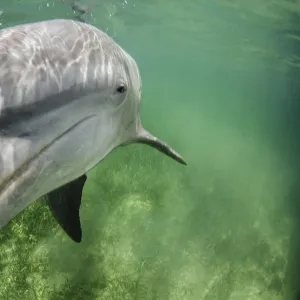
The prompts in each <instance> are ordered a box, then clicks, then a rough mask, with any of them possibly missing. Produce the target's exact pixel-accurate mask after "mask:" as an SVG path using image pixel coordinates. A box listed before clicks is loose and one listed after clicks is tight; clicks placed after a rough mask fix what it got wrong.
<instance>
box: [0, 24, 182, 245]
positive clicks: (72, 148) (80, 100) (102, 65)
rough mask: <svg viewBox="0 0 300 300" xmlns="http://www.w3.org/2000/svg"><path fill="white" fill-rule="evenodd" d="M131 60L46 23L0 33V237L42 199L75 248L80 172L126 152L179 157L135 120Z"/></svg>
mask: <svg viewBox="0 0 300 300" xmlns="http://www.w3.org/2000/svg"><path fill="white" fill-rule="evenodd" d="M141 86H142V85H141V77H140V74H139V70H138V66H137V64H136V62H135V61H134V60H133V58H132V57H131V56H130V55H129V54H127V53H126V52H125V51H124V50H123V49H122V48H121V47H120V46H119V45H118V44H117V43H115V42H114V41H113V40H112V39H111V38H110V37H109V36H108V35H107V34H105V33H104V32H102V31H101V30H99V29H97V28H95V27H93V26H91V25H88V24H85V23H81V22H77V21H72V20H63V19H61V20H60V19H59V20H49V21H43V22H36V23H30V24H24V25H18V26H13V27H9V28H6V29H3V30H0V229H1V228H3V227H4V226H5V225H6V224H8V223H9V222H10V220H11V219H13V218H14V217H15V216H16V215H17V214H18V213H20V212H21V211H22V210H24V209H25V208H26V207H27V206H29V205H30V204H31V203H33V202H34V201H36V200H37V199H39V198H41V197H42V196H46V198H47V203H48V205H49V207H50V210H51V211H52V213H53V215H54V217H55V219H56V220H57V222H58V223H59V224H60V226H61V227H62V228H63V229H64V231H65V232H66V233H67V234H68V235H69V236H70V238H71V239H73V240H74V241H76V242H80V241H81V239H82V231H81V224H80V217H79V209H80V204H81V196H82V189H83V186H84V183H85V181H86V179H87V177H86V173H87V172H88V171H89V170H90V169H92V168H93V167H95V166H96V165H97V164H98V163H99V162H100V161H101V160H103V159H104V158H105V157H106V156H107V155H108V154H109V153H110V152H111V151H112V150H113V149H115V148H116V147H118V146H124V145H127V144H130V143H143V144H147V145H150V146H152V147H153V148H156V149H157V150H159V151H161V152H162V153H164V154H166V155H168V156H169V157H171V158H173V159H174V160H176V161H177V162H179V163H181V164H186V163H185V161H184V160H183V158H182V157H181V156H180V155H179V154H178V153H176V152H175V151H174V150H173V149H172V148H170V147H169V146H168V145H167V144H165V143H164V142H162V141H161V140H159V139H158V138H156V137H154V136H153V135H151V134H150V133H149V132H148V131H146V130H145V129H144V128H143V127H142V125H141V121H140V116H139V106H140V100H141Z"/></svg>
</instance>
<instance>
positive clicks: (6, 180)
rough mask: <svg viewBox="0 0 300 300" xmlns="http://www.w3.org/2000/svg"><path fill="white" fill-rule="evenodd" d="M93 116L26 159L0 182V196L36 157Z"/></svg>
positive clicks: (73, 126) (77, 123)
mask: <svg viewBox="0 0 300 300" xmlns="http://www.w3.org/2000/svg"><path fill="white" fill-rule="evenodd" d="M93 117H95V115H94V114H93V115H89V116H87V117H85V118H83V119H81V120H80V121H78V122H76V123H75V124H73V125H72V126H71V127H69V128H68V129H66V130H65V131H63V132H62V133H61V134H60V135H58V136H57V137H56V138H55V139H53V140H52V141H51V142H50V143H48V144H47V145H45V146H43V147H42V148H41V149H40V150H39V151H37V152H36V153H35V154H34V155H33V156H32V157H30V158H29V159H27V160H26V161H25V162H24V163H23V164H22V165H21V166H20V167H19V168H18V169H17V170H15V171H14V172H13V173H12V174H11V175H8V176H7V177H5V178H4V179H3V180H2V182H0V194H1V193H2V192H4V191H5V188H6V187H8V186H9V185H10V184H11V183H12V182H13V181H14V179H16V178H17V177H20V176H22V175H23V174H24V173H25V172H26V171H27V170H28V168H29V165H30V163H32V162H34V161H35V160H36V159H37V158H38V157H40V156H41V155H42V154H43V153H44V152H45V151H46V150H48V149H49V148H50V147H51V146H53V145H54V144H55V143H56V142H58V141H59V140H60V139H61V138H62V137H64V136H65V135H66V134H68V133H69V132H71V131H73V130H74V129H75V128H77V127H78V126H80V125H81V124H82V123H84V122H85V121H87V120H89V119H92V118H93Z"/></svg>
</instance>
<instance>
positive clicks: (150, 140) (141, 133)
mask: <svg viewBox="0 0 300 300" xmlns="http://www.w3.org/2000/svg"><path fill="white" fill-rule="evenodd" d="M132 143H140V144H145V145H148V146H151V147H152V148H155V149H156V150H158V151H160V152H161V153H163V154H165V155H167V156H169V157H170V158H172V159H174V160H175V161H177V162H178V163H180V164H182V165H187V163H186V161H185V160H184V158H183V157H182V156H181V155H180V154H179V153H178V152H176V151H175V150H174V149H173V148H171V147H170V146H169V145H168V144H166V143H165V142H164V141H162V140H160V139H159V138H157V137H155V136H154V135H152V134H151V133H150V132H148V131H147V130H145V129H144V128H143V127H142V126H139V128H138V129H137V133H136V136H135V137H133V138H131V139H130V140H129V141H127V142H125V143H123V144H122V146H125V145H128V144H132Z"/></svg>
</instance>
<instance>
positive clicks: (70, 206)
mask: <svg viewBox="0 0 300 300" xmlns="http://www.w3.org/2000/svg"><path fill="white" fill-rule="evenodd" d="M86 179H87V177H86V175H85V174H84V175H82V176H80V177H79V178H77V179H75V180H74V181H71V182H69V183H67V184H66V185H64V186H62V187H60V188H58V189H56V190H54V191H52V192H50V193H48V195H47V200H46V201H47V204H48V206H49V208H50V210H51V211H52V214H53V216H54V218H55V219H56V221H57V222H58V224H59V225H60V226H61V227H62V229H63V230H64V231H65V232H66V233H67V234H68V236H69V237H70V238H71V239H72V240H73V241H75V242H77V243H80V242H81V237H82V231H81V224H80V216H79V209H80V204H81V196H82V190H83V186H84V184H85V181H86Z"/></svg>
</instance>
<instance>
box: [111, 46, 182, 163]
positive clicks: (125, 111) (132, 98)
mask: <svg viewBox="0 0 300 300" xmlns="http://www.w3.org/2000/svg"><path fill="white" fill-rule="evenodd" d="M118 60H119V63H118V65H119V68H118V69H119V71H118V72H116V74H118V78H115V80H114V82H115V89H114V94H113V97H112V100H113V102H115V103H117V104H118V105H119V106H118V108H117V109H116V110H115V116H116V119H118V120H115V121H114V124H116V125H117V126H118V133H117V144H118V146H125V145H128V144H132V143H141V144H146V145H149V146H151V147H153V148H155V149H157V150H159V151H160V152H162V153H164V154H165V155H167V156H169V157H171V158H173V159H174V160H176V161H177V162H179V163H181V164H184V165H186V162H185V160H184V159H183V158H182V156H181V155H180V154H179V153H177V152H176V151H175V150H174V149H172V148H171V147H170V146H169V145H167V144H166V143H165V142H163V141H162V140H160V139H159V138H157V137H155V136H154V135H152V134H151V133H150V132H149V131H147V130H146V129H144V128H143V126H142V123H141V120H140V102H141V94H142V81H141V76H140V72H139V69H138V66H137V63H136V62H135V60H134V59H133V58H132V57H131V56H130V55H129V54H128V53H127V52H125V51H124V50H123V49H121V48H120V53H119V58H118Z"/></svg>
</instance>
